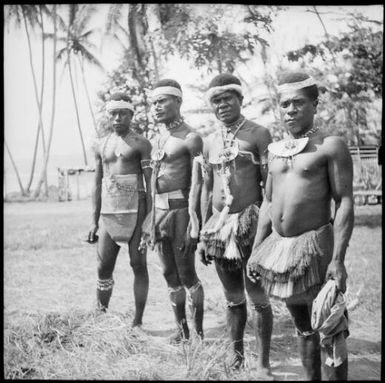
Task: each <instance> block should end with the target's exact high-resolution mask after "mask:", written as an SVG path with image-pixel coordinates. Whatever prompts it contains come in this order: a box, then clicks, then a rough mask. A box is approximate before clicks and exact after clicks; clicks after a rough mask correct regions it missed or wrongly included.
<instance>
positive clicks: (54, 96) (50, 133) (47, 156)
mask: <svg viewBox="0 0 385 383" xmlns="http://www.w3.org/2000/svg"><path fill="white" fill-rule="evenodd" d="M52 15H53V28H54V36H53V60H52V61H53V72H52V73H53V74H52V77H53V80H52V109H51V122H50V128H49V136H48V146H47V150H46V153H45V155H44V163H43V170H42V172H41V175H40V179H39V181H38V185H37V187H36V190H35V194H34V197H35V198H36V197H37V196H38V195H39V194H40V189H41V185H42V184H43V182H44V180H46V179H47V168H48V160H49V152H50V149H51V143H52V133H53V127H54V122H55V110H56V68H57V62H56V42H57V22H56V4H54V5H53V12H52Z"/></svg>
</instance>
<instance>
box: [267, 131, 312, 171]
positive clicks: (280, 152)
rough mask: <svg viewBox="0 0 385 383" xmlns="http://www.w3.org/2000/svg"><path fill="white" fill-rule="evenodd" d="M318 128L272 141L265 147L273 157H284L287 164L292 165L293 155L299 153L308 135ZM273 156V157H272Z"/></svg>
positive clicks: (306, 142) (305, 143) (307, 140)
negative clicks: (295, 136) (297, 136)
mask: <svg viewBox="0 0 385 383" xmlns="http://www.w3.org/2000/svg"><path fill="white" fill-rule="evenodd" d="M318 130H319V128H318V127H313V128H312V129H310V130H309V131H307V132H306V133H305V134H302V135H301V136H300V137H299V138H289V139H285V140H281V141H278V142H273V143H271V144H269V146H268V147H267V148H268V150H269V152H270V153H271V154H273V156H274V157H280V158H283V159H285V160H286V161H287V162H288V164H289V166H292V165H293V159H294V156H295V155H297V154H299V153H301V152H302V151H303V150H304V149H305V147H306V145H307V144H308V142H309V139H310V138H309V136H310V135H311V134H313V133H315V132H317V131H318ZM274 157H273V158H274Z"/></svg>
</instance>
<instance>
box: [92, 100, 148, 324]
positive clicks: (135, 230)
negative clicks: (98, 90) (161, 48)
mask: <svg viewBox="0 0 385 383" xmlns="http://www.w3.org/2000/svg"><path fill="white" fill-rule="evenodd" d="M106 111H107V113H108V116H109V120H110V121H109V122H110V124H111V128H112V129H111V132H109V134H107V135H106V136H105V137H102V138H100V139H98V140H97V141H96V142H95V144H94V146H93V149H94V153H95V178H94V186H93V191H92V225H91V228H90V230H89V233H88V241H89V242H90V243H94V242H96V241H97V239H98V236H97V234H96V233H97V231H98V230H99V222H100V231H99V241H98V244H97V255H98V280H97V289H96V293H97V307H98V309H99V310H101V311H103V312H105V311H106V310H107V308H108V304H109V301H110V298H111V294H112V289H113V285H114V279H113V271H114V268H115V262H116V258H117V255H118V253H119V250H120V247H126V246H127V245H128V249H129V255H130V265H131V267H132V270H133V272H134V297H135V314H134V319H133V323H132V325H133V326H140V325H141V324H142V317H143V312H144V308H145V304H146V300H147V294H148V286H149V278H148V272H147V263H146V252H145V251H139V244H140V239H141V234H142V232H141V226H142V223H143V221H144V218H145V216H146V214H148V212H149V211H150V210H151V188H150V186H151V185H150V181H151V167H150V154H151V144H150V141H149V140H147V139H146V138H144V137H143V136H141V135H140V134H137V133H135V132H134V131H133V130H132V129H131V127H130V125H131V120H132V118H133V115H134V107H133V105H132V103H131V100H130V98H129V97H128V96H127V95H126V94H125V93H121V92H116V93H114V94H112V95H111V99H110V100H109V101H108V102H107V103H106ZM144 182H145V183H146V190H145V187H144V186H145V185H144Z"/></svg>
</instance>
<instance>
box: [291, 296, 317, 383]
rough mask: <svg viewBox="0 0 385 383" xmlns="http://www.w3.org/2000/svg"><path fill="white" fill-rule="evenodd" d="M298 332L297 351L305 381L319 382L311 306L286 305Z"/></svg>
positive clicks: (300, 304) (315, 337) (315, 334)
mask: <svg viewBox="0 0 385 383" xmlns="http://www.w3.org/2000/svg"><path fill="white" fill-rule="evenodd" d="M286 306H287V308H288V309H289V311H290V314H291V316H292V317H293V320H294V324H295V327H296V328H297V332H298V351H299V355H300V358H301V361H302V365H303V367H304V369H305V375H306V379H307V380H321V354H320V352H321V351H320V341H319V334H318V333H316V332H314V331H313V329H312V328H311V321H310V313H311V311H310V310H311V305H310V304H306V303H286Z"/></svg>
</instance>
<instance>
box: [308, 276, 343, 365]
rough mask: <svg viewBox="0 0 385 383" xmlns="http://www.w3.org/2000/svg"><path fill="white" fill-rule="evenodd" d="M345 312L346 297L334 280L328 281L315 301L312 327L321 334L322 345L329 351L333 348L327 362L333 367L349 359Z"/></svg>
mask: <svg viewBox="0 0 385 383" xmlns="http://www.w3.org/2000/svg"><path fill="white" fill-rule="evenodd" d="M345 310H346V300H345V295H344V294H343V293H342V292H341V291H338V289H337V284H336V282H335V281H334V280H332V279H330V280H328V281H327V282H326V284H325V285H324V286H323V288H322V289H321V291H320V292H319V293H318V295H317V297H316V298H315V299H314V301H313V306H312V315H311V325H312V328H313V330H315V331H318V332H319V334H320V342H321V345H322V346H326V347H327V348H329V349H330V346H331V349H332V352H330V353H328V354H329V355H328V357H327V359H326V361H325V363H326V365H328V366H331V367H338V366H340V365H341V364H342V363H343V362H344V361H345V360H346V359H347V357H348V352H347V347H346V339H345V338H346V336H347V335H348V334H349V330H348V319H347V318H346V316H345ZM345 335H346V336H345Z"/></svg>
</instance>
